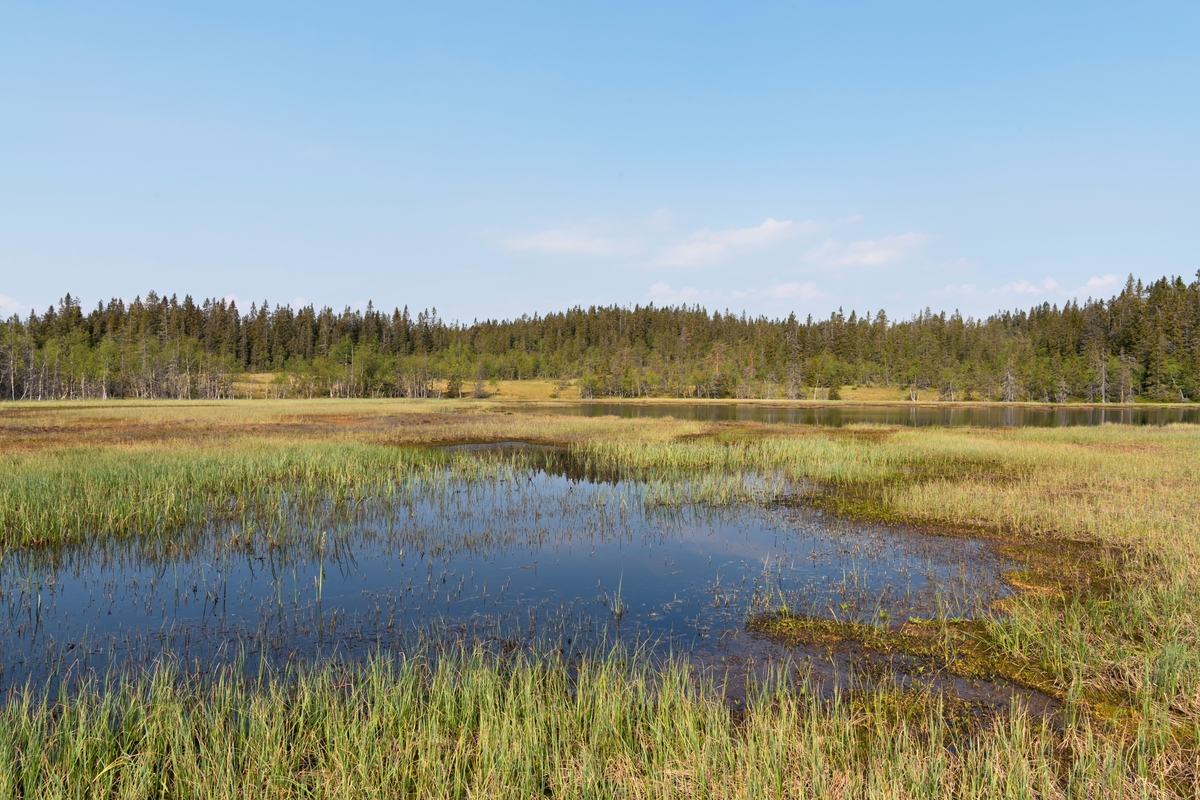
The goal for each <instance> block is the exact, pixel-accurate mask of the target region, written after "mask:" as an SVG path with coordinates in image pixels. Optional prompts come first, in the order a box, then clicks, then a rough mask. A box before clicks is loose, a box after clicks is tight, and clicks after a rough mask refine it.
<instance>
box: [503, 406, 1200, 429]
mask: <svg viewBox="0 0 1200 800" xmlns="http://www.w3.org/2000/svg"><path fill="white" fill-rule="evenodd" d="M511 410H513V411H524V412H536V413H539V414H545V413H551V414H569V415H574V416H585V417H602V416H616V417H626V418H635V417H651V418H658V417H673V418H675V419H686V420H698V421H705V422H735V421H741V422H767V423H778V422H784V423H792V424H799V425H820V426H826V427H835V428H836V427H841V426H843V425H862V424H875V425H903V426H908V427H915V428H921V427H927V426H931V425H970V426H973V427H977V428H1013V427H1039V428H1040V427H1050V428H1060V427H1071V426H1077V425H1105V424H1115V425H1169V424H1171V423H1176V422H1184V423H1192V424H1197V423H1200V407H1195V406H1192V407H1181V406H1155V405H1145V406H1132V407H1130V406H1124V407H1118V408H1106V407H1104V406H1090V405H1089V406H1085V405H1073V406H1057V407H1055V406H1022V405H992V404H988V405H982V404H974V405H953V404H950V403H937V404H926V405H915V404H914V405H901V404H892V405H868V406H856V405H853V404H850V403H845V404H836V405H803V406H797V405H790V406H784V405H769V404H764V403H732V402H723V403H654V402H648V403H637V402H624V403H606V402H603V401H598V402H581V403H557V404H553V405H535V406H529V405H526V406H513V407H512V409H511Z"/></svg>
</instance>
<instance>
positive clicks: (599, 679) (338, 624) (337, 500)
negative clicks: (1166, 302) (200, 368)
mask: <svg viewBox="0 0 1200 800" xmlns="http://www.w3.org/2000/svg"><path fill="white" fill-rule="evenodd" d="M577 411H578V409H573V408H572V407H571V404H568V403H559V404H553V403H540V404H532V403H530V404H524V405H515V404H513V403H511V402H499V401H495V402H491V401H470V400H463V401H447V400H441V401H436V400H427V401H404V400H401V401H397V400H325V401H303V400H288V401H265V400H256V401H244V400H243V401H210V402H186V401H184V402H178V401H174V402H172V401H159V402H141V403H139V402H131V401H118V402H113V401H109V402H105V403H72V404H50V405H46V404H10V405H5V407H4V408H3V409H2V413H0V446H2V448H3V453H4V461H5V469H4V471H3V475H2V477H0V537H2V538H0V542H2V543H0V547H2V551H0V552H2V560H0V659H2V663H0V667H2V672H0V682H2V685H3V690H4V692H5V694H4V702H3V707H2V709H0V715H2V717H3V724H2V725H0V796H5V797H18V796H19V797H42V796H45V797H49V796H61V795H64V794H65V795H70V796H142V795H163V796H183V795H187V796H192V795H194V794H195V793H196V791H197V787H203V792H205V793H207V794H206V796H213V797H224V796H230V797H232V796H240V797H255V796H263V797H271V796H294V795H305V796H307V795H319V796H378V795H380V794H385V795H396V794H405V795H409V796H452V797H467V796H481V795H485V794H486V795H496V796H529V795H532V794H539V795H545V796H572V797H573V796H606V797H607V796H614V795H622V796H688V797H692V796H720V797H742V796H745V797H751V796H753V797H759V796H826V795H829V796H864V795H868V796H938V797H941V796H946V795H948V794H949V795H954V796H960V797H977V796H979V797H981V796H995V795H1003V794H1016V795H1022V796H1042V797H1058V796H1064V797H1065V796H1081V795H1087V796H1101V795H1103V796H1193V795H1194V793H1195V782H1196V777H1197V772H1198V771H1200V749H1198V742H1200V643H1198V641H1197V632H1196V619H1197V612H1198V611H1200V599H1198V598H1200V586H1198V583H1200V580H1198V576H1197V572H1196V569H1195V564H1196V557H1197V549H1198V545H1200V535H1198V534H1200V531H1198V530H1197V525H1198V523H1197V519H1200V499H1198V495H1200V493H1197V492H1196V491H1195V489H1194V487H1195V486H1196V485H1197V484H1198V482H1200V481H1198V479H1200V474H1198V473H1200V466H1197V462H1196V459H1195V458H1194V456H1193V454H1194V452H1195V451H1196V448H1197V445H1200V427H1197V426H1195V425H1189V424H1139V425H1131V424H1126V425H1122V424H1104V425H1095V424H1091V425H1088V424H1081V425H1073V426H1061V427H1039V426H1036V425H1031V426H1010V427H980V426H977V425H963V426H953V425H949V426H948V425H941V426H932V427H918V428H912V427H906V426H903V425H897V424H879V423H871V422H862V423H853V424H839V425H834V424H828V425H811V424H808V425H805V424H795V423H793V422H789V421H787V415H786V414H783V415H781V416H779V417H778V418H777V419H779V420H780V421H771V422H762V421H754V420H740V419H736V418H735V419H725V420H722V419H697V418H691V419H687V418H678V416H670V415H663V416H659V417H640V416H635V415H634V414H629V415H628V416H627V417H621V416H616V415H604V416H587V415H585V414H580V413H576V412H577ZM692 416H693V417H695V416H696V415H692ZM1162 421H1163V422H1166V421H1167V420H1162Z"/></svg>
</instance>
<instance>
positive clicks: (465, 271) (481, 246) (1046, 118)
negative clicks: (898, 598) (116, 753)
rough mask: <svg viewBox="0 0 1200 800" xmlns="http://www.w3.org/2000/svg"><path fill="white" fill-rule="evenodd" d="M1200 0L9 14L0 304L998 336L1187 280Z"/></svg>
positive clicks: (80, 9) (5, 17)
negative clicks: (702, 314)
mask: <svg viewBox="0 0 1200 800" xmlns="http://www.w3.org/2000/svg"><path fill="white" fill-rule="evenodd" d="M1197 42H1200V4H1197V3H1194V2H1193V3H1180V4H1165V3H1163V4H1158V3H1141V4H1123V5H1107V4H1099V3H1078V4H1066V3H1045V2H1041V3H1031V4H1026V5H1022V4H1017V3H1006V4H993V5H992V6H990V7H988V6H985V5H984V4H981V3H945V4H937V3H912V4H900V3H887V4H871V3H828V4H819V5H818V4H810V5H801V4H786V5H782V4H781V5H773V4H746V3H736V4H735V3H729V4H703V3H680V4H666V3H658V4H644V3H631V4H627V5H621V4H613V3H610V4H603V5H600V4H597V5H591V6H583V5H576V4H568V3H553V4H551V3H546V4H510V5H503V6H502V5H501V4H486V5H467V4H433V3H421V4H411V5H399V4H386V5H372V4H367V3H354V4H323V5H307V4H300V3H280V4H276V5H271V4H265V3H263V4H254V5H253V7H250V4H228V5H223V4H219V3H192V4H182V3H175V4H146V5H137V4H123V3H103V4H101V3H92V4H79V5H75V4H54V3H0V75H3V80H2V81H0V312H3V313H11V312H14V311H24V310H25V309H27V308H29V307H30V306H37V307H39V308H43V307H44V306H45V305H47V304H49V303H51V302H55V301H57V300H58V298H60V297H61V296H62V294H63V293H64V292H68V291H69V292H71V293H72V294H74V295H76V296H79V297H81V298H82V299H83V301H84V302H85V304H87V305H94V304H95V302H97V301H98V300H101V299H107V298H109V297H114V296H118V297H125V298H132V297H133V296H134V295H137V294H144V293H145V292H147V291H148V290H150V289H155V290H157V291H159V292H168V293H172V292H174V293H178V294H180V295H181V296H182V295H183V294H185V293H190V294H192V295H193V296H196V297H208V296H222V297H226V296H228V297H236V298H237V299H238V300H239V302H240V303H242V304H244V305H246V306H248V305H249V302H250V301H251V300H260V301H261V300H262V299H263V298H264V297H266V298H269V299H270V300H271V301H272V302H281V303H294V302H306V301H312V302H316V303H318V304H330V305H333V306H335V307H339V308H340V307H342V306H344V305H352V306H356V305H362V304H365V303H366V301H367V300H368V299H374V301H375V302H376V304H377V305H381V306H384V307H387V308H391V307H392V306H395V305H404V304H407V305H409V306H410V307H412V308H423V307H429V306H436V307H437V308H438V310H439V311H440V312H441V314H442V315H443V316H444V317H447V318H451V319H461V320H470V319H472V318H483V317H506V316H514V315H519V314H521V313H524V312H529V313H533V312H546V311H552V310H558V309H563V308H565V307H567V306H569V305H574V304H583V305H589V304H593V303H603V304H608V303H619V304H630V305H632V304H634V303H647V302H655V303H658V304H663V303H680V302H687V303H689V304H690V303H701V304H703V305H705V306H707V307H708V308H710V309H712V308H720V309H725V308H729V309H734V310H737V311H741V310H743V309H744V310H747V311H749V312H750V313H754V314H757V313H763V314H768V315H770V316H779V315H786V314H787V313H788V312H790V311H795V312H797V314H798V315H800V316H801V317H803V316H805V315H806V314H809V313H811V314H813V315H814V316H825V315H827V314H828V313H829V312H830V311H832V310H834V309H836V308H838V307H843V308H845V310H846V312H847V313H849V311H850V310H851V309H856V310H858V311H859V312H863V311H868V310H870V311H875V310H878V309H880V308H883V309H886V310H887V311H888V313H889V314H890V315H891V316H892V317H893V318H895V317H897V316H907V315H908V314H911V313H913V312H915V311H918V310H920V309H923V308H925V307H927V306H929V307H932V308H933V309H934V310H939V309H946V310H953V309H955V308H958V309H961V310H962V311H963V313H968V314H974V315H980V314H987V313H990V312H992V311H994V310H996V309H999V308H1014V307H1028V306H1030V305H1033V304H1035V303H1041V302H1044V301H1048V302H1054V303H1062V302H1064V301H1065V300H1067V299H1068V298H1070V297H1074V296H1079V297H1086V296H1087V295H1089V294H1092V295H1096V296H1101V295H1103V296H1107V295H1108V294H1111V293H1112V292H1113V291H1114V290H1115V289H1117V288H1118V285H1119V284H1121V283H1123V282H1124V278H1125V276H1126V275H1127V274H1129V273H1133V274H1134V275H1136V276H1138V277H1142V278H1147V279H1149V278H1155V277H1158V276H1161V275H1163V274H1179V275H1183V276H1184V277H1185V278H1188V279H1191V278H1192V277H1193V276H1194V275H1195V273H1196V270H1197V269H1198V268H1200V258H1198V257H1197V246H1196V233H1197V230H1200V192H1198V191H1197V187H1198V186H1200V147H1198V145H1197V143H1198V142H1200V47H1198V46H1197Z"/></svg>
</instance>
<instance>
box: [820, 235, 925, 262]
mask: <svg viewBox="0 0 1200 800" xmlns="http://www.w3.org/2000/svg"><path fill="white" fill-rule="evenodd" d="M929 239H930V237H929V236H927V235H925V234H923V233H901V234H898V235H891V236H884V237H882V238H880V239H864V240H862V241H859V242H851V243H850V244H847V245H843V244H841V243H839V242H836V241H834V240H833V239H826V240H825V241H824V242H822V243H821V244H820V245H819V246H817V247H814V248H813V249H812V250H809V251H808V252H807V253H805V254H804V255H803V256H801V257H800V258H801V260H802V261H808V262H812V263H817V264H826V265H829V266H845V267H852V266H865V267H876V266H880V265H882V264H887V263H888V262H891V261H898V260H900V259H902V258H904V257H905V256H906V255H908V253H909V251H910V250H914V249H916V248H918V247H921V246H922V245H924V244H925V243H926V242H928V241H929Z"/></svg>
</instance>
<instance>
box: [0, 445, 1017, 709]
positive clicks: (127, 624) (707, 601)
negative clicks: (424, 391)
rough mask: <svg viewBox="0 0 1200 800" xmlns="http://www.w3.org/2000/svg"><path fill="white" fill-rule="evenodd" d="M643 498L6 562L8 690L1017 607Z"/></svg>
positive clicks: (782, 520) (493, 501)
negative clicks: (421, 652) (163, 669)
mask: <svg viewBox="0 0 1200 800" xmlns="http://www.w3.org/2000/svg"><path fill="white" fill-rule="evenodd" d="M644 491H645V487H643V486H640V485H638V484H634V483H622V482H616V483H597V482H590V481H586V480H578V479H573V478H571V477H568V476H566V475H563V474H552V473H548V472H546V471H542V470H533V469H524V468H515V467H514V468H512V469H509V470H508V471H504V472H502V473H501V475H500V477H499V478H497V479H495V480H490V479H489V480H487V481H484V482H482V483H469V482H466V481H460V480H447V481H446V482H443V483H437V484H436V485H430V486H428V487H426V488H425V489H423V490H420V491H415V492H411V493H408V494H398V495H396V496H393V497H382V498H373V499H372V498H366V499H364V501H363V503H362V504H361V506H360V509H359V511H358V512H357V513H355V514H354V515H353V518H351V519H344V520H341V521H337V520H318V521H317V524H314V523H313V522H312V520H311V519H309V520H308V521H305V520H304V519H300V518H297V519H296V520H294V524H293V525H292V530H291V532H290V533H289V534H288V535H287V536H285V537H284V538H283V539H282V540H280V541H278V542H276V544H275V546H268V544H267V537H265V536H263V535H261V533H260V534H259V535H254V534H253V533H252V532H251V533H249V534H248V532H246V531H240V530H237V529H228V530H211V531H207V532H205V533H204V534H203V535H201V536H199V537H196V538H194V539H193V541H192V544H191V545H189V546H188V547H186V548H183V550H182V551H173V550H166V551H158V550H152V551H147V549H146V548H145V547H142V548H140V549H139V548H138V547H124V548H118V549H113V548H102V549H95V550H91V551H87V552H82V551H81V552H75V553H67V554H65V556H63V557H61V558H59V559H58V560H57V562H56V563H49V562H47V561H46V560H45V558H44V557H39V556H37V555H36V554H24V555H22V554H16V555H9V556H7V557H6V558H5V560H4V561H3V563H2V565H0V666H2V668H3V673H2V675H0V684H4V685H13V684H14V683H20V682H23V681H25V680H27V679H34V680H40V679H42V678H44V677H45V676H46V675H48V674H51V673H57V674H62V673H63V672H65V671H67V670H68V669H69V670H71V671H72V672H74V673H78V672H79V671H80V670H94V671H96V672H99V673H103V672H104V671H105V670H106V669H109V668H112V667H122V666H129V665H137V664H145V663H149V662H151V661H154V660H155V659H158V658H161V657H162V656H163V655H171V656H173V657H176V658H180V659H183V660H184V662H185V663H188V664H192V665H197V666H199V668H201V669H203V668H204V666H205V665H209V664H216V663H225V662H229V661H232V660H235V659H238V658H243V657H244V659H245V660H246V662H247V663H249V664H251V665H253V664H254V663H257V662H258V661H259V660H261V659H266V660H267V661H269V662H271V663H281V662H285V661H290V660H296V659H307V658H313V657H317V656H322V655H330V654H334V655H343V656H350V657H356V656H360V655H365V654H367V653H368V652H370V651H371V650H373V649H375V648H380V647H384V648H387V647H402V646H404V644H405V643H406V642H409V643H410V642H412V641H413V640H414V638H416V637H418V636H422V635H423V636H426V637H428V636H434V637H442V638H444V637H446V636H451V637H454V636H457V637H482V638H488V637H491V638H493V639H498V638H501V637H517V638H520V639H525V640H528V639H531V638H537V637H540V638H541V640H549V641H551V642H554V643H557V644H558V645H559V646H564V647H567V648H575V647H584V646H586V645H587V644H588V643H594V642H599V641H602V640H603V641H611V640H612V639H613V638H620V639H624V640H627V641H638V642H643V643H644V642H647V641H649V642H651V645H650V646H652V647H658V648H667V647H669V648H672V649H673V650H674V651H683V652H697V653H718V652H721V648H723V647H725V648H726V650H725V651H724V652H725V654H728V645H729V642H730V641H731V640H736V639H739V637H740V638H741V640H744V639H745V633H744V623H745V620H746V617H747V615H749V614H751V613H755V612H761V611H765V610H770V609H779V608H780V607H782V606H783V605H784V604H786V605H787V607H788V608H790V609H792V610H798V611H803V612H807V613H812V614H818V615H823V616H827V617H836V618H838V619H855V620H863V621H875V622H881V623H883V624H889V625H898V624H900V623H901V622H903V621H904V620H905V619H907V618H908V617H909V616H910V615H917V616H931V615H936V614H938V613H945V614H949V615H963V616H971V615H973V614H977V613H979V611H980V609H982V608H983V607H984V606H985V605H986V604H987V603H988V602H989V601H991V600H993V599H994V598H996V597H998V596H1000V595H1003V594H1005V593H1006V592H1007V589H1006V588H1005V586H1004V585H1003V583H1002V582H1001V580H1000V574H1001V572H1002V571H1003V570H1004V569H1005V568H1006V565H1005V563H1003V562H1002V560H1001V559H999V558H997V557H996V556H995V555H993V554H992V553H991V551H990V549H989V546H988V545H987V543H985V542H983V541H980V540H972V539H965V538H950V537H936V536H926V535H922V534H920V533H916V532H914V531H911V530H907V529H904V528H896V527H887V526H880V525H867V524H860V523H852V522H847V521H844V520H840V519H836V518H831V517H828V516H825V515H822V514H821V513H820V512H817V511H815V510H812V509H811V508H806V507H803V506H799V507H792V506H790V505H782V504H781V505H777V506H773V507H743V508H737V509H732V510H720V511H718V510H712V509H705V508H685V509H683V510H680V509H657V510H656V509H654V508H647V507H646V506H645V504H644V503H643V497H644ZM289 537H290V538H289ZM247 542H248V543H247ZM172 553H174V554H172ZM722 657H724V656H722Z"/></svg>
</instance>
